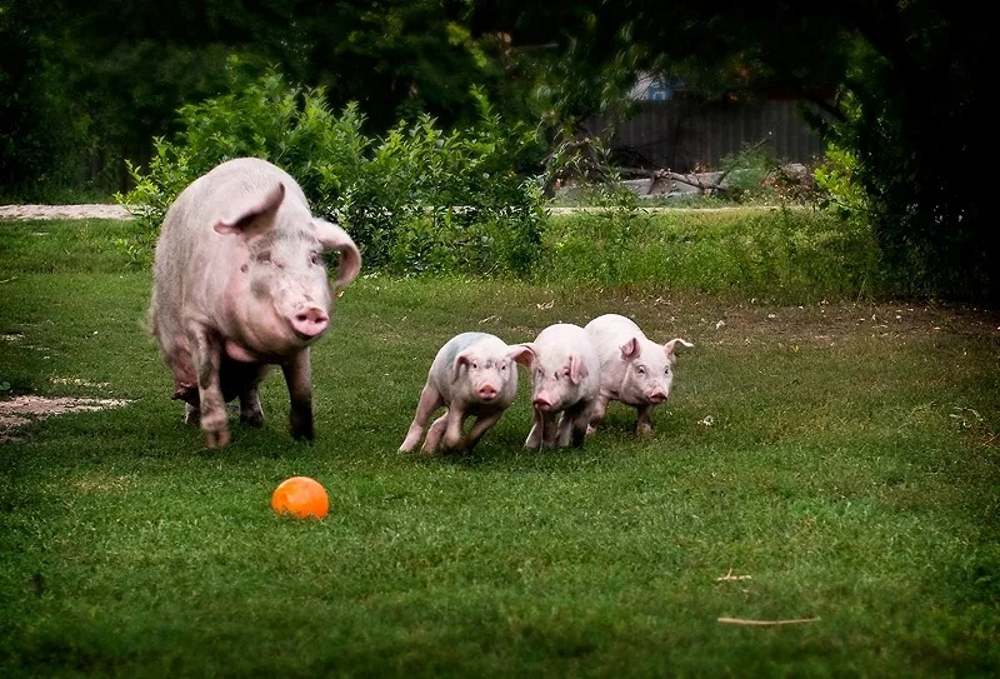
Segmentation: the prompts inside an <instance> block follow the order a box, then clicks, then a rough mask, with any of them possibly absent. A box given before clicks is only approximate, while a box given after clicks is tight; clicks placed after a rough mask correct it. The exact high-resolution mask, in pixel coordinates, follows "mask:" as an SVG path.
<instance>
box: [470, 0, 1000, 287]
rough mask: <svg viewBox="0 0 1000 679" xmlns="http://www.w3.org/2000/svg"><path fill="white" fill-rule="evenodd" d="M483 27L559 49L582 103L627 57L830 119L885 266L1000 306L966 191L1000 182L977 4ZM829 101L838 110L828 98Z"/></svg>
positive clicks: (641, 10)
mask: <svg viewBox="0 0 1000 679" xmlns="http://www.w3.org/2000/svg"><path fill="white" fill-rule="evenodd" d="M470 12H471V15H470V25H472V26H473V29H474V31H482V32H494V31H500V30H502V31H507V32H509V33H510V34H511V35H512V41H513V44H514V45H515V47H516V46H518V45H530V44H539V43H544V42H552V41H554V42H555V43H556V44H558V45H559V49H560V52H561V53H562V54H565V55H568V56H570V57H571V58H573V59H574V61H575V69H576V71H577V72H578V73H579V74H580V76H579V78H577V80H579V81H580V83H581V84H580V87H582V88H584V89H586V88H588V87H591V74H592V73H594V72H595V71H596V70H598V68H599V66H600V65H602V64H603V65H609V64H614V63H616V62H619V63H620V62H622V55H623V54H629V55H631V57H630V58H629V59H628V60H627V65H628V66H629V67H633V68H643V69H647V70H653V71H660V72H667V73H680V74H681V75H683V76H684V77H685V79H686V80H687V81H688V84H689V86H691V87H693V88H696V89H700V90H701V91H703V92H709V93H719V92H723V91H725V92H728V93H731V94H734V95H736V96H742V97H753V96H755V95H760V94H763V93H766V92H774V91H780V92H782V93H785V94H790V95H793V96H796V97H798V98H800V99H801V100H803V101H807V100H808V101H813V102H814V103H816V104H818V105H821V106H824V107H825V108H826V110H827V112H828V113H829V114H830V116H831V117H830V118H827V119H826V120H825V121H819V120H816V121H815V122H816V123H817V124H818V125H821V127H820V131H821V133H822V134H823V135H825V137H826V138H827V139H829V140H830V141H831V142H835V143H837V144H838V145H839V146H840V147H841V148H845V149H848V150H849V151H850V152H851V153H852V154H853V155H854V156H855V157H856V159H857V161H858V166H859V168H860V171H859V173H858V175H857V180H858V181H859V182H860V183H861V184H862V186H863V188H864V190H865V192H866V194H867V196H868V205H869V206H870V207H871V214H870V217H871V219H872V224H873V227H874V229H875V232H876V234H877V235H878V237H879V239H880V242H881V244H882V247H883V252H884V253H885V254H886V256H887V261H890V262H892V263H893V264H894V265H895V266H898V267H902V268H904V269H905V270H906V271H907V272H908V273H909V274H911V278H912V280H919V281H920V282H921V284H922V285H923V286H924V289H923V292H925V293H926V294H930V295H941V296H945V297H950V298H954V299H977V300H991V301H993V302H998V301H1000V267H998V266H997V265H996V262H997V261H998V259H997V258H998V256H1000V239H998V236H997V230H996V228H995V227H994V226H993V225H992V223H991V222H990V221H988V219H987V217H986V209H985V208H986V206H985V192H984V191H982V189H981V187H980V186H978V185H977V183H976V182H972V181H969V180H968V176H967V173H968V172H970V171H976V170H979V169H981V168H986V167H988V164H987V161H988V159H987V158H986V145H985V144H983V143H979V142H977V141H976V140H975V139H974V138H973V136H972V135H975V134H983V133H988V129H989V128H987V127H986V122H987V112H988V108H987V106H988V104H987V87H988V83H991V82H992V77H991V76H992V74H987V68H990V65H991V63H992V62H991V60H989V59H988V58H987V55H988V54H990V47H991V45H990V44H989V43H988V42H987V40H988V39H989V38H988V34H989V33H991V32H992V31H991V28H990V27H989V23H988V22H987V21H984V18H983V16H982V13H981V11H980V10H979V9H976V8H973V6H972V3H971V2H969V1H968V0H910V1H909V2H898V1H897V0H842V1H841V2H838V3H800V2H792V1H791V0H775V1H774V2H770V3H768V4H767V5H765V6H761V5H759V4H751V3H746V2H740V1H733V0H718V1H717V2H715V3H712V4H711V5H708V6H706V5H703V4H698V3H681V2H669V1H666V0H657V1H656V2H652V1H651V0H620V1H619V2H602V1H600V0H580V1H579V2H577V3H574V5H573V7H572V8H571V9H564V8H557V9H551V8H550V7H548V6H546V5H545V4H543V3H527V2H516V3H511V2H499V0H483V1H480V2H476V3H474V6H473V7H472V8H471V10H470ZM581 43H584V44H585V45H586V47H585V48H581V47H580V44H581ZM566 86H567V87H572V86H573V81H572V80H568V81H567V82H566ZM829 86H834V87H835V88H836V91H837V95H836V97H835V98H834V99H832V100H830V99H828V98H826V97H823V96H818V93H821V92H826V91H828V90H829Z"/></svg>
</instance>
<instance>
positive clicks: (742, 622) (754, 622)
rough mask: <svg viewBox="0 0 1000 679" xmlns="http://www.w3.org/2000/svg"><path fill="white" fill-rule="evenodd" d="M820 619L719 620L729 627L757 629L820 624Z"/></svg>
mask: <svg viewBox="0 0 1000 679" xmlns="http://www.w3.org/2000/svg"><path fill="white" fill-rule="evenodd" d="M818 621H819V617H818V616H817V617H815V618H798V619H795V620H744V619H742V618H719V622H721V623H724V624H727V625H752V626H757V627H771V626H774V625H801V624H803V623H807V622H818Z"/></svg>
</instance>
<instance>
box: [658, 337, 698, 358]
mask: <svg viewBox="0 0 1000 679" xmlns="http://www.w3.org/2000/svg"><path fill="white" fill-rule="evenodd" d="M678 344H681V345H683V346H685V347H687V348H688V349H691V348H692V347H694V345H693V344H691V343H690V342H688V341H687V340H685V339H681V338H680V337H675V338H674V339H672V340H670V341H669V342H667V343H666V344H664V345H663V348H664V349H665V350H666V352H667V355H668V356H672V355H673V353H674V349H675V348H676V347H677V345H678Z"/></svg>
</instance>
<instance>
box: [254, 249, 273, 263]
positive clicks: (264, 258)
mask: <svg viewBox="0 0 1000 679" xmlns="http://www.w3.org/2000/svg"><path fill="white" fill-rule="evenodd" d="M257 261H258V262H260V263H261V264H270V263H271V251H270V250H265V251H264V252H261V253H258V255H257Z"/></svg>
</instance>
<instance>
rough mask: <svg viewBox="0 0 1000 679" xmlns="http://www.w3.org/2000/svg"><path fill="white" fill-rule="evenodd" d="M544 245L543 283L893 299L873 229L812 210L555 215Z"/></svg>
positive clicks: (786, 299) (793, 298)
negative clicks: (545, 255)
mask: <svg viewBox="0 0 1000 679" xmlns="http://www.w3.org/2000/svg"><path fill="white" fill-rule="evenodd" d="M545 246H546V248H547V252H548V256H547V267H546V270H545V271H544V272H543V273H542V276H543V277H545V278H547V279H549V280H553V279H558V278H563V279H566V280H570V281H575V282H581V283H582V282H586V283H591V284H597V285H605V286H606V285H621V284H623V283H627V284H629V285H637V286H646V285H661V286H664V287H666V288H670V289H674V290H690V291H697V292H707V293H735V294H739V295H743V296H747V297H751V298H757V299H759V300H769V301H773V302H778V303H798V302H800V301H803V300H817V299H823V298H827V299H832V298H852V297H859V296H860V297H881V296H884V295H886V294H889V293H890V292H891V288H890V282H889V281H887V280H886V277H885V274H884V273H883V271H882V270H881V268H880V265H879V263H880V260H879V254H878V249H877V247H876V245H875V243H874V241H873V239H872V236H871V234H870V232H869V231H868V230H867V229H866V228H864V226H863V225H861V224H859V223H858V222H855V221H844V220H842V219H840V218H839V217H837V216H836V215H833V214H831V213H828V212H823V211H820V210H815V209H809V208H796V207H787V206H786V207H763V208H762V207H741V208H731V209H725V210H660V211H655V212H654V211H648V210H643V209H640V208H631V209H624V210H623V209H611V210H606V211H591V212H585V213H582V214H581V213H577V214H571V215H554V216H553V217H552V219H551V221H550V223H549V228H548V230H547V231H546V236H545Z"/></svg>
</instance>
